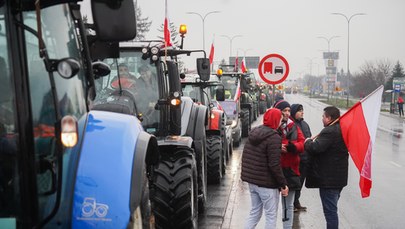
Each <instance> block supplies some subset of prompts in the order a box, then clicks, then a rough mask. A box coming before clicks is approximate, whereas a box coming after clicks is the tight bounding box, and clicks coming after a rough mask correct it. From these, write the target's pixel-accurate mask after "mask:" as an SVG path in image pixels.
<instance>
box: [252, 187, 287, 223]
mask: <svg viewBox="0 0 405 229" xmlns="http://www.w3.org/2000/svg"><path fill="white" fill-rule="evenodd" d="M249 190H250V198H251V201H252V208H251V210H250V214H249V217H248V218H247V221H246V224H245V229H253V228H255V227H256V225H257V223H259V221H260V218H261V217H262V213H263V209H264V215H265V217H266V225H265V227H264V228H266V229H272V228H276V224H277V209H278V201H279V199H280V191H279V190H278V189H273V188H263V187H259V186H257V185H254V184H250V183H249Z"/></svg>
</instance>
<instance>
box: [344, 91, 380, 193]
mask: <svg viewBox="0 0 405 229" xmlns="http://www.w3.org/2000/svg"><path fill="white" fill-rule="evenodd" d="M383 91H384V86H382V85H381V86H380V87H378V88H377V89H376V90H375V91H373V92H372V93H371V94H369V95H368V96H367V97H365V98H363V99H362V100H360V101H359V102H357V103H356V104H354V105H353V107H352V108H350V110H348V111H347V112H346V113H345V114H344V115H342V117H340V127H341V129H342V136H343V139H344V141H345V143H346V146H347V149H348V150H349V153H350V156H351V158H352V160H353V162H354V164H355V165H356V167H357V169H358V170H359V172H360V182H359V185H360V191H361V196H362V197H363V198H365V197H368V196H370V189H371V186H372V179H371V154H372V152H373V144H374V142H375V136H376V133H377V124H378V118H379V115H380V109H381V97H382V93H383Z"/></svg>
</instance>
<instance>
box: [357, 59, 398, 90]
mask: <svg viewBox="0 0 405 229" xmlns="http://www.w3.org/2000/svg"><path fill="white" fill-rule="evenodd" d="M391 71H392V62H390V61H389V60H387V59H383V60H378V61H367V62H366V63H365V64H364V65H363V66H361V67H360V73H358V74H355V75H354V77H353V78H352V85H351V87H350V91H351V92H352V93H351V94H352V95H354V96H359V97H363V96H366V95H368V94H369V93H371V92H372V91H374V90H375V89H376V88H377V87H379V86H380V85H384V84H385V83H386V82H387V81H389V79H390V76H391V75H390V73H391Z"/></svg>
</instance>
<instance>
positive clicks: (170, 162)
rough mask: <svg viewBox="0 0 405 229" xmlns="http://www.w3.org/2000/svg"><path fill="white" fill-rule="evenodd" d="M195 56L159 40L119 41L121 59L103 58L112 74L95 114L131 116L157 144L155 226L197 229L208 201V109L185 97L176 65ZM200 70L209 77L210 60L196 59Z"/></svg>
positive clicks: (102, 82)
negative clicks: (184, 58)
mask: <svg viewBox="0 0 405 229" xmlns="http://www.w3.org/2000/svg"><path fill="white" fill-rule="evenodd" d="M193 52H194V51H187V50H179V49H174V48H168V49H165V48H164V46H163V45H162V42H156V41H144V42H124V43H120V44H119V53H118V55H117V57H115V58H105V59H103V62H104V63H105V64H106V65H108V67H109V68H111V72H110V74H109V75H107V76H105V77H103V78H100V79H99V80H97V82H96V85H97V96H98V97H97V98H96V100H95V102H94V105H93V110H104V111H110V112H116V113H128V114H131V115H133V116H135V117H137V118H138V120H139V121H140V125H142V127H143V128H144V130H145V131H146V132H147V133H149V134H151V135H153V136H154V138H155V139H156V141H157V147H156V149H154V150H155V151H157V152H158V155H159V159H158V163H157V164H156V165H155V166H154V167H153V168H152V169H151V170H150V171H149V173H150V180H149V184H150V197H151V203H152V211H153V214H154V217H155V222H156V227H157V228H177V227H178V228H196V227H197V225H198V213H199V212H202V211H203V210H204V208H205V203H206V199H207V162H206V160H207V153H206V133H205V125H206V123H207V122H208V120H207V118H208V111H207V107H206V106H203V105H200V104H196V103H194V102H193V100H192V99H191V98H189V97H182V96H181V94H182V92H181V85H180V74H179V70H178V63H177V56H178V55H190V54H191V53H193ZM197 69H198V71H199V73H200V76H201V78H207V77H209V75H210V69H209V60H208V59H207V58H198V59H197ZM124 70H125V71H124Z"/></svg>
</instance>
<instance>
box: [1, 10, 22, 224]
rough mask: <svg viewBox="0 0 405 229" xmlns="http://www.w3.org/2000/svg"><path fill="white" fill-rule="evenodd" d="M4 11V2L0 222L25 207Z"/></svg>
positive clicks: (2, 27)
mask: <svg viewBox="0 0 405 229" xmlns="http://www.w3.org/2000/svg"><path fill="white" fill-rule="evenodd" d="M4 11H5V9H4V7H2V6H0V224H1V222H2V221H3V220H6V218H12V217H15V216H16V215H19V212H20V211H21V207H20V189H19V174H18V167H17V166H18V164H17V152H18V148H19V147H18V146H19V145H18V142H17V136H18V132H17V126H16V120H15V117H16V109H15V97H14V90H13V87H12V79H11V73H10V58H9V56H8V45H9V43H8V42H7V39H6V35H7V30H6V27H5V21H4V20H5V17H4V13H5V12H4Z"/></svg>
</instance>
